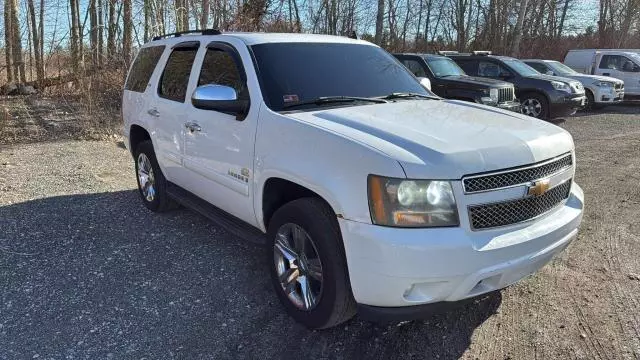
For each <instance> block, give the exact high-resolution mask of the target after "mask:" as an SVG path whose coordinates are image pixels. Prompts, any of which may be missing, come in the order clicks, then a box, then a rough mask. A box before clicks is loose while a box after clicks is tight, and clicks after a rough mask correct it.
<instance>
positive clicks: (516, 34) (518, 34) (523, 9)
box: [511, 0, 527, 57]
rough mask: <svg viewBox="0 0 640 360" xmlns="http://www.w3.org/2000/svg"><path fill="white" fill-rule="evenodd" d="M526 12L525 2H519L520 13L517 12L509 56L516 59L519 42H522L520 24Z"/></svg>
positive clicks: (522, 0) (525, 0) (523, 0)
mask: <svg viewBox="0 0 640 360" xmlns="http://www.w3.org/2000/svg"><path fill="white" fill-rule="evenodd" d="M526 11H527V0H521V1H520V11H519V12H518V20H517V21H516V27H515V29H514V36H513V44H512V46H511V56H514V57H518V55H519V53H520V41H521V40H522V23H523V22H524V15H525V13H526Z"/></svg>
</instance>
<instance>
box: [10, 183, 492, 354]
mask: <svg viewBox="0 0 640 360" xmlns="http://www.w3.org/2000/svg"><path fill="white" fill-rule="evenodd" d="M263 251H264V249H262V248H260V247H257V246H255V245H249V244H243V243H242V242H241V241H240V240H238V239H236V238H234V237H232V236H230V235H228V234H226V233H225V232H224V231H222V230H220V229H218V228H216V227H215V226H213V225H211V224H210V223H208V222H207V221H206V220H205V219H204V218H202V217H200V216H198V215H196V214H195V213H193V212H191V211H189V210H184V209H182V210H177V211H174V212H171V213H168V214H153V213H150V212H148V211H147V210H146V209H145V208H143V206H142V205H141V204H140V202H139V199H138V195H137V193H136V192H135V191H133V190H130V191H121V192H113V193H100V194H88V195H71V196H60V197H52V198H45V199H39V200H33V201H29V202H25V203H19V204H12V205H6V206H3V207H0V288H2V289H3V290H2V293H1V298H2V301H1V303H0V314H1V316H0V344H2V347H0V358H32V357H34V356H35V355H36V354H37V355H38V356H39V357H40V358H71V357H73V358H93V359H98V358H101V359H102V358H109V357H114V358H133V357H135V358H141V357H147V358H152V359H159V358H188V359H194V358H215V359H225V358H251V359H255V358H258V357H260V358H295V359H297V358H302V359H311V358H313V359H317V358H345V359H353V358H368V359H373V358H384V359H391V358H402V359H406V358H429V359H433V358H440V359H448V358H458V357H460V356H461V355H462V354H463V353H464V351H465V350H466V349H467V348H468V347H469V345H470V338H471V335H472V333H473V331H474V330H475V329H476V328H477V327H478V326H479V325H480V324H482V323H483V322H484V321H485V320H486V319H487V318H488V317H490V316H491V315H492V314H494V313H495V312H496V309H497V308H498V307H499V305H500V302H501V297H500V294H495V295H492V296H489V297H486V298H484V299H481V300H478V301H476V302H474V303H471V304H469V305H466V306H464V307H462V308H459V309H457V310H456V311H452V312H448V313H442V314H438V315H434V316H433V317H432V318H430V319H429V320H427V321H421V322H412V323H408V324H391V325H384V326H383V325H376V324H372V323H368V322H363V321H360V320H359V319H357V318H356V319H354V320H352V321H350V322H348V323H347V324H344V325H342V326H339V327H337V328H334V329H330V330H325V331H309V330H307V329H305V328H303V327H301V326H299V325H298V324H296V323H295V322H293V321H292V320H291V319H290V318H289V317H287V316H286V315H285V314H284V312H283V310H282V308H281V307H280V305H279V303H278V301H277V298H276V297H275V295H274V294H273V292H272V290H271V284H270V282H269V279H268V274H267V272H266V271H265V269H266V261H265V256H263V255H264V254H263Z"/></svg>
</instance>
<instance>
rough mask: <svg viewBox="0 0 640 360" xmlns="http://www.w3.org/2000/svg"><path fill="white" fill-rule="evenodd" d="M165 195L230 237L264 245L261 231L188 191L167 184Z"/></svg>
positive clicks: (264, 240) (264, 241) (264, 237)
mask: <svg viewBox="0 0 640 360" xmlns="http://www.w3.org/2000/svg"><path fill="white" fill-rule="evenodd" d="M167 193H169V196H171V197H172V198H173V199H174V200H175V201H177V202H178V203H180V204H181V205H183V206H185V207H187V208H189V209H191V210H194V211H196V212H198V213H200V214H201V215H202V216H204V217H206V218H207V219H209V220H211V221H212V222H214V223H215V224H216V225H218V226H220V227H222V228H224V229H225V230H226V231H227V232H229V233H231V234H232V235H235V236H237V237H239V238H240V239H242V240H246V241H249V242H251V243H254V244H258V245H265V244H266V242H267V239H266V236H265V234H264V233H263V232H262V231H260V230H258V229H257V228H255V227H253V226H251V225H249V224H247V223H246V222H244V221H243V220H240V219H238V218H237V217H235V216H233V215H231V214H229V213H227V212H226V211H224V210H222V209H219V208H217V207H215V206H214V205H211V204H209V203H208V202H206V201H205V200H202V199H201V198H199V197H198V196H196V195H194V194H193V193H191V192H189V191H188V190H185V189H183V188H181V187H180V186H178V185H176V184H173V183H169V184H168V186H167Z"/></svg>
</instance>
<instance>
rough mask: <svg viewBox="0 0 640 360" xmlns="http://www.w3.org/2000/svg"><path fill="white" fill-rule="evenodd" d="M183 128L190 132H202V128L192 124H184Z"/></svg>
mask: <svg viewBox="0 0 640 360" xmlns="http://www.w3.org/2000/svg"><path fill="white" fill-rule="evenodd" d="M184 127H185V128H186V129H187V130H189V131H190V132H196V131H202V128H201V127H200V125H198V124H197V123H194V122H188V123H185V124H184Z"/></svg>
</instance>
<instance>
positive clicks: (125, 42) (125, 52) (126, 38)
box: [122, 0, 133, 69]
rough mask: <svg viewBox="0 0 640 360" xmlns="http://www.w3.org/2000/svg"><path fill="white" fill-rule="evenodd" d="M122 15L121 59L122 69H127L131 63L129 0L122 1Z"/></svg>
mask: <svg viewBox="0 0 640 360" xmlns="http://www.w3.org/2000/svg"><path fill="white" fill-rule="evenodd" d="M123 5H124V9H123V12H124V15H123V19H122V23H123V27H124V28H123V34H122V57H123V58H124V68H125V69H128V68H129V64H130V62H131V27H132V26H133V24H132V19H131V0H124V1H123Z"/></svg>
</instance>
